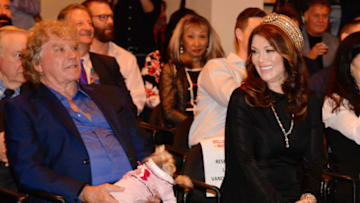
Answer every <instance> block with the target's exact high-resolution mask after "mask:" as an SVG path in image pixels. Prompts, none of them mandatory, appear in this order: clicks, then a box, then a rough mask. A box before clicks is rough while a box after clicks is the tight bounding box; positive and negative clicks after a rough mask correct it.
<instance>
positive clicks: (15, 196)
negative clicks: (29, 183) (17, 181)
mask: <svg viewBox="0 0 360 203" xmlns="http://www.w3.org/2000/svg"><path fill="white" fill-rule="evenodd" d="M27 198H28V196H27V195H26V194H23V193H19V192H15V191H12V190H9V189H6V188H3V187H0V200H1V201H0V202H2V203H25V202H27Z"/></svg>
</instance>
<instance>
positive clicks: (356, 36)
mask: <svg viewBox="0 0 360 203" xmlns="http://www.w3.org/2000/svg"><path fill="white" fill-rule="evenodd" d="M358 54H360V32H356V33H353V34H351V35H349V36H348V37H346V38H345V39H344V40H343V41H342V42H341V43H340V46H339V48H338V50H337V52H336V57H335V61H334V64H333V66H332V70H331V74H330V80H329V84H328V91H327V96H328V97H329V98H331V99H332V100H333V101H334V102H335V105H334V107H333V112H335V111H336V110H337V109H339V107H340V106H341V105H345V104H344V99H346V100H347V101H349V106H348V107H349V108H350V110H352V111H354V112H355V114H356V115H358V116H359V115H360V90H359V87H358V84H360V81H356V80H355V78H354V77H353V75H352V73H351V63H352V61H353V59H354V58H355V57H356V56H357V55H358ZM335 94H337V95H338V96H336V95H335Z"/></svg>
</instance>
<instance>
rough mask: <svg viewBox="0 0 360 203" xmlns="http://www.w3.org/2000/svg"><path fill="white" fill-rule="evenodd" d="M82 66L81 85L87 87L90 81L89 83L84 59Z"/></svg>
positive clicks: (81, 62) (81, 60)
mask: <svg viewBox="0 0 360 203" xmlns="http://www.w3.org/2000/svg"><path fill="white" fill-rule="evenodd" d="M80 66H81V73H80V80H79V83H80V84H82V85H87V84H88V81H87V77H86V72H85V68H84V59H80Z"/></svg>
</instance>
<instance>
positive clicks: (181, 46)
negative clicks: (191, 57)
mask: <svg viewBox="0 0 360 203" xmlns="http://www.w3.org/2000/svg"><path fill="white" fill-rule="evenodd" d="M179 51H180V54H183V53H184V47H183V45H180V50H179Z"/></svg>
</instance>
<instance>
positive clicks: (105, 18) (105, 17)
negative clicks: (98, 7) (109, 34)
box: [92, 14, 114, 22]
mask: <svg viewBox="0 0 360 203" xmlns="http://www.w3.org/2000/svg"><path fill="white" fill-rule="evenodd" d="M92 17H94V18H98V19H99V20H100V21H103V22H105V21H107V20H108V19H109V18H111V19H114V15H110V14H108V15H106V14H104V15H94V16H92Z"/></svg>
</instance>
